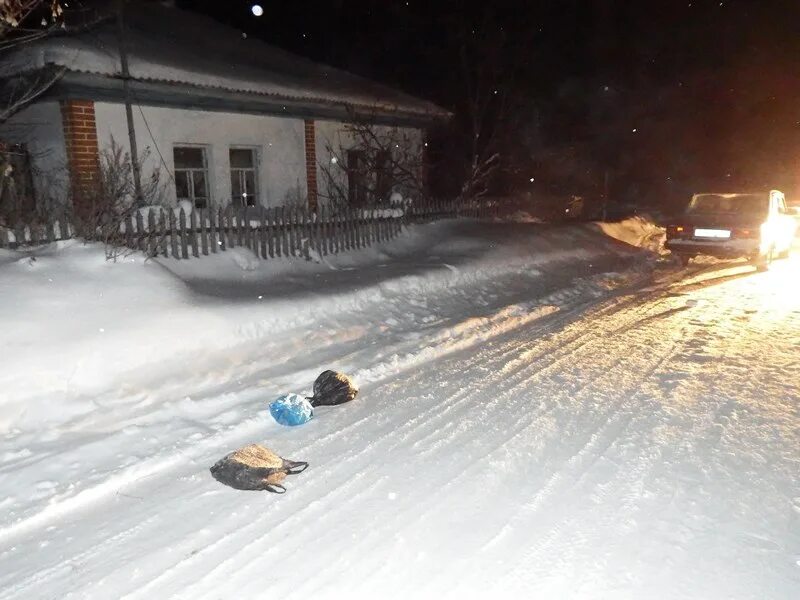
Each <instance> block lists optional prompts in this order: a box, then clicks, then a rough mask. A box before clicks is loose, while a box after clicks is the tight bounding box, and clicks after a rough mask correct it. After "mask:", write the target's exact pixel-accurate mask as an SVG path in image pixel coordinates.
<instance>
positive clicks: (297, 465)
mask: <svg viewBox="0 0 800 600" xmlns="http://www.w3.org/2000/svg"><path fill="white" fill-rule="evenodd" d="M283 466H284V468H285V469H286V474H287V475H298V474H299V473H302V472H303V471H305V470H306V469H307V468H308V463H307V462H304V461H302V460H284V461H283Z"/></svg>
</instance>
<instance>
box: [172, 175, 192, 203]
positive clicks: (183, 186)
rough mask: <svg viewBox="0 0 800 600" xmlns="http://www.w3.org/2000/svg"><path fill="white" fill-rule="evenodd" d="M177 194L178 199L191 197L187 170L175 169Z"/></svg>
mask: <svg viewBox="0 0 800 600" xmlns="http://www.w3.org/2000/svg"><path fill="white" fill-rule="evenodd" d="M175 195H176V196H177V197H178V199H183V198H188V197H189V174H188V173H187V172H186V171H175Z"/></svg>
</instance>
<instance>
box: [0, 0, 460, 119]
mask: <svg viewBox="0 0 800 600" xmlns="http://www.w3.org/2000/svg"><path fill="white" fill-rule="evenodd" d="M129 6H130V8H129V9H128V10H127V12H126V17H125V18H126V48H127V51H128V61H129V69H130V74H131V77H132V79H133V80H134V81H138V82H144V83H148V82H149V83H162V84H163V83H167V84H172V85H177V84H180V85H181V87H183V86H186V85H188V86H195V87H199V88H205V89H207V90H208V91H210V92H211V91H213V90H219V91H224V92H228V93H230V92H236V93H239V94H244V95H248V96H250V95H260V96H265V97H270V98H272V99H276V100H281V101H293V100H294V101H299V102H304V103H306V104H308V103H309V102H310V103H312V104H320V105H328V106H329V105H331V104H334V105H338V106H343V107H346V108H352V109H354V110H358V111H360V112H361V114H364V113H365V111H373V112H375V113H381V114H389V113H403V114H405V115H413V116H417V117H419V118H421V119H429V120H430V119H441V118H447V117H449V116H450V113H449V112H447V111H446V110H444V109H442V108H440V107H438V106H436V105H435V104H433V103H431V102H428V101H425V100H421V99H419V98H415V97H413V96H411V95H408V94H405V93H403V92H400V91H397V90H394V89H392V88H389V87H387V86H384V85H381V84H378V83H376V82H373V81H371V80H368V79H365V78H363V77H359V76H356V75H353V74H351V73H347V72H345V71H341V70H338V69H335V68H332V67H329V66H326V65H323V64H319V63H315V62H313V61H311V60H308V59H305V58H301V57H299V56H296V55H293V54H291V53H289V52H286V51H284V50H281V49H279V48H276V47H274V46H271V45H269V44H266V43H264V42H262V41H260V40H257V39H253V38H248V37H245V36H243V34H242V33H241V32H239V31H237V30H236V29H233V28H230V27H227V26H225V25H222V24H220V23H218V22H216V21H214V20H212V19H210V18H208V17H204V16H202V15H198V14H196V13H193V12H188V11H183V10H179V9H177V8H174V7H170V6H165V5H163V4H161V3H145V2H136V3H131V4H130V5H129ZM48 65H56V66H60V67H64V68H65V69H67V71H68V72H73V73H88V74H93V75H96V76H102V77H105V78H117V79H118V78H119V73H120V61H119V51H118V38H117V28H116V22H115V21H114V20H113V19H109V20H105V21H103V22H101V23H99V24H97V25H95V26H94V27H92V28H90V29H88V30H87V29H85V30H81V31H79V32H77V33H73V34H66V35H60V36H55V37H50V38H45V39H43V40H40V41H37V42H34V43H30V44H26V45H24V46H21V47H19V48H16V49H14V50H13V51H11V52H9V53H8V54H6V56H5V57H4V60H3V61H2V63H1V64H0V77H8V76H13V75H15V74H17V73H20V72H24V71H30V70H32V69H38V68H43V67H45V66H48Z"/></svg>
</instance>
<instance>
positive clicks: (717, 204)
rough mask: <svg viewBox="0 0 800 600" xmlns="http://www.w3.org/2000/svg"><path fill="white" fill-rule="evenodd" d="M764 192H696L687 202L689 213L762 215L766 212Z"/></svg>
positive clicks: (767, 205) (766, 205)
mask: <svg viewBox="0 0 800 600" xmlns="http://www.w3.org/2000/svg"><path fill="white" fill-rule="evenodd" d="M768 209H769V197H768V196H767V195H766V194H698V195H696V196H695V197H694V198H692V201H691V202H690V203H689V207H688V208H687V209H686V212H687V213H689V214H695V215H698V214H702V215H714V214H748V215H763V214H766V213H767V212H768Z"/></svg>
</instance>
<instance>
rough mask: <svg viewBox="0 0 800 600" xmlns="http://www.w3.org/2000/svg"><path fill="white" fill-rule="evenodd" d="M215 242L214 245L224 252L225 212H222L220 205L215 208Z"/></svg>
mask: <svg viewBox="0 0 800 600" xmlns="http://www.w3.org/2000/svg"><path fill="white" fill-rule="evenodd" d="M216 217H217V219H216V221H217V223H216V225H217V232H216V233H217V243H216V244H214V247H215V248H217V249H218V250H219V251H220V252H224V251H225V248H226V247H227V246H226V245H225V213H223V212H222V207H221V206H220V207H219V208H217V215H216Z"/></svg>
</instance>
